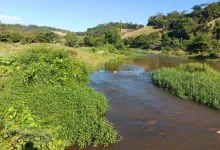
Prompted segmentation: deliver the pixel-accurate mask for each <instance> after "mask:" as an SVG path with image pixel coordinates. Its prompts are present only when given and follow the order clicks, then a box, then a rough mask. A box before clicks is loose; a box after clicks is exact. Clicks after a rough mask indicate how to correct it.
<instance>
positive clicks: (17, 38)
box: [9, 32, 21, 43]
mask: <svg viewBox="0 0 220 150" xmlns="http://www.w3.org/2000/svg"><path fill="white" fill-rule="evenodd" d="M9 37H10V39H11V40H12V42H14V43H17V42H20V40H21V35H20V33H18V32H12V33H10V35H9Z"/></svg>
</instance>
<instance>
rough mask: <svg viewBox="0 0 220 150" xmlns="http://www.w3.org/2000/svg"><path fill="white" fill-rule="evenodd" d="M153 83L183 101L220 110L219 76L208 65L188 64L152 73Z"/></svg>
mask: <svg viewBox="0 0 220 150" xmlns="http://www.w3.org/2000/svg"><path fill="white" fill-rule="evenodd" d="M152 77H153V81H154V83H155V84H156V85H157V86H159V87H162V88H165V89H168V90H170V91H171V92H172V93H174V94H175V95H178V96H180V97H181V98H183V99H191V100H194V101H196V102H197V103H200V104H203V105H207V106H209V107H213V108H216V109H220V90H219V89H220V80H219V79H220V74H219V72H216V71H214V70H213V69H212V68H210V67H209V66H208V65H205V64H204V65H202V64H196V63H190V64H183V65H180V66H178V67H177V68H163V69H160V70H157V71H155V72H154V73H153V76H152Z"/></svg>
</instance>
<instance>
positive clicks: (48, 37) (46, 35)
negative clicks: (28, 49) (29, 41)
mask: <svg viewBox="0 0 220 150" xmlns="http://www.w3.org/2000/svg"><path fill="white" fill-rule="evenodd" d="M56 38H57V35H56V34H55V33H54V32H40V33H39V34H38V35H37V37H36V40H37V41H38V42H40V43H52V42H54V41H55V40H56Z"/></svg>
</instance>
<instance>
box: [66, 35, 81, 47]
mask: <svg viewBox="0 0 220 150" xmlns="http://www.w3.org/2000/svg"><path fill="white" fill-rule="evenodd" d="M77 41H78V38H77V35H76V34H74V33H68V34H67V35H66V36H65V45H66V46H70V47H74V46H75V45H76V43H77Z"/></svg>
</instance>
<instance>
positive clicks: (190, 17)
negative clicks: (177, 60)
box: [124, 2, 220, 57]
mask: <svg viewBox="0 0 220 150" xmlns="http://www.w3.org/2000/svg"><path fill="white" fill-rule="evenodd" d="M192 9H193V11H192V12H190V13H186V11H183V12H178V11H173V12H171V13H168V14H167V15H164V14H162V13H158V14H156V15H155V16H151V17H150V18H149V20H148V28H149V27H152V26H153V27H154V30H151V31H148V32H144V30H143V31H142V29H140V32H141V31H142V35H141V34H140V33H138V34H135V32H138V31H134V32H130V33H127V34H128V35H127V36H124V37H127V39H124V44H125V45H126V46H127V47H131V48H142V49H146V50H148V49H150V50H162V51H163V52H169V51H184V52H187V53H190V54H197V55H204V56H205V55H206V56H207V55H210V54H213V53H214V54H216V57H218V56H219V54H220V41H219V37H220V36H219V33H220V32H219V31H220V30H219V28H220V23H219V21H220V18H219V17H220V2H214V3H211V4H202V5H196V6H194V7H193V8H192ZM146 28H147V27H146ZM152 34H159V35H160V36H157V37H154V38H152ZM132 35H136V36H132ZM149 40H150V42H149ZM151 43H153V44H151Z"/></svg>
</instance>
